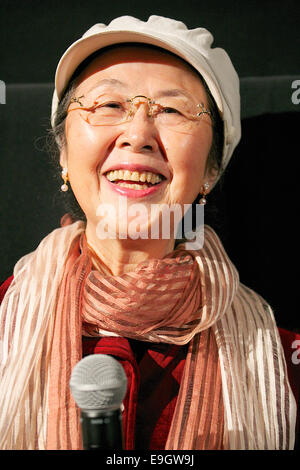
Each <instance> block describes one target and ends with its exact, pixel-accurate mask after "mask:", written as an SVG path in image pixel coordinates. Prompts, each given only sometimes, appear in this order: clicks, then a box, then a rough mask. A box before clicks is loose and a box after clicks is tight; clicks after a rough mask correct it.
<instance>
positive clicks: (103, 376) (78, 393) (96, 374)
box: [70, 354, 127, 411]
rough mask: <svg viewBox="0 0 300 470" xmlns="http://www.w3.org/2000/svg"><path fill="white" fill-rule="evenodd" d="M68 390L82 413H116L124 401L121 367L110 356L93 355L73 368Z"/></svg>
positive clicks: (125, 379)
mask: <svg viewBox="0 0 300 470" xmlns="http://www.w3.org/2000/svg"><path fill="white" fill-rule="evenodd" d="M70 388H71V392H72V395H73V397H74V400H75V402H76V403H77V405H78V406H79V408H81V409H82V410H100V411H110V410H116V409H118V408H120V406H121V404H122V401H123V399H124V397H125V393H126V389H127V377H126V374H125V371H124V369H123V367H122V365H121V364H120V363H119V362H118V361H117V360H116V359H114V358H113V357H112V356H108V355H105V354H92V355H90V356H86V357H84V358H83V359H82V360H81V361H79V362H78V363H77V364H76V366H75V367H74V369H73V371H72V375H71V380H70Z"/></svg>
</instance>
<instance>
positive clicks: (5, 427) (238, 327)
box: [0, 222, 296, 450]
mask: <svg viewBox="0 0 300 470" xmlns="http://www.w3.org/2000/svg"><path fill="white" fill-rule="evenodd" d="M204 240H205V241H204V246H203V248H202V249H201V250H199V251H194V252H189V251H187V250H186V249H185V244H182V245H180V246H178V247H177V248H176V250H175V251H174V252H173V253H171V254H168V255H167V256H166V257H164V258H163V259H159V260H157V259H156V260H149V261H146V262H142V263H140V264H139V265H138V266H137V268H136V269H135V270H134V271H132V272H129V273H126V274H123V275H121V276H109V275H107V274H103V273H101V272H99V271H96V270H95V269H94V268H93V264H92V258H91V254H90V252H89V249H88V246H87V241H86V237H85V225H84V223H82V222H76V223H74V224H71V225H69V226H66V227H63V228H60V229H57V230H54V231H53V232H52V233H51V234H49V235H48V236H47V237H46V238H45V239H44V240H43V241H42V242H41V244H40V245H39V246H38V248H37V249H36V250H35V251H34V252H33V253H30V254H29V255H26V256H25V257H23V258H21V260H20V261H19V262H18V263H17V264H16V266H15V270H14V280H13V282H12V284H11V285H10V287H9V289H8V291H7V293H6V295H5V297H4V299H3V302H2V304H1V307H0V346H1V351H0V357H1V389H0V391H1V392H0V410H1V415H0V448H1V449H81V448H82V443H81V436H80V421H79V410H78V408H77V406H76V404H75V402H74V400H73V398H72V396H71V393H70V389H69V380H70V375H71V372H72V369H73V367H74V366H75V364H76V363H77V362H78V361H79V360H80V359H81V357H82V335H83V334H84V335H91V336H104V335H109V336H112V335H117V336H123V337H128V338H133V339H138V340H142V341H152V342H164V343H173V344H179V345H180V344H187V343H188V344H189V348H188V354H187V358H186V363H185V368H184V372H183V377H182V381H181V385H180V390H179V395H178V399H177V403H176V408H175V412H174V416H173V419H172V423H171V427H170V432H169V436H168V440H167V443H166V449H170V450H171V449H173V450H175V449H178V450H179V449H185V450H188V449H292V448H293V445H294V430H295V419H296V405H295V400H294V397H293V395H292V392H291V389H290V386H289V383H288V379H287V371H286V365H285V360H284V354H283V350H282V346H281V341H280V337H279V334H278V330H277V327H276V324H275V321H274V316H273V313H272V311H271V308H270V306H269V305H268V304H267V303H266V302H265V301H264V299H262V298H261V297H260V296H259V295H257V294H256V293H255V292H253V291H252V290H251V289H248V288H247V287H245V286H244V285H243V284H241V283H240V282H239V277H238V273H237V271H236V269H235V267H234V266H233V264H232V263H231V262H230V260H229V259H228V257H227V255H226V253H225V251H224V248H223V247H222V244H221V242H220V240H219V238H218V237H217V235H216V234H215V232H214V231H213V230H212V229H211V228H210V227H208V226H205V237H204Z"/></svg>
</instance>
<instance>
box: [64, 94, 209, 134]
mask: <svg viewBox="0 0 300 470" xmlns="http://www.w3.org/2000/svg"><path fill="white" fill-rule="evenodd" d="M82 98H84V95H82V96H80V97H78V98H76V97H74V98H72V99H71V101H70V104H71V103H78V104H79V107H75V108H71V109H69V110H68V113H69V112H71V111H77V110H80V111H82V113H81V117H82V118H83V119H84V120H85V121H86V122H88V123H89V124H90V125H91V126H114V125H117V124H123V123H126V122H128V121H130V120H131V119H133V117H134V115H135V113H136V112H137V110H138V109H139V107H140V106H141V105H142V104H143V105H146V106H147V108H148V112H147V115H148V117H149V118H151V119H154V120H155V123H156V124H157V125H158V126H163V127H168V128H170V129H173V130H175V131H178V132H185V131H187V130H191V129H192V128H193V127H195V126H197V125H198V124H199V122H200V121H201V119H202V117H203V115H204V114H208V115H210V116H211V113H210V111H208V109H207V108H206V107H205V106H204V104H203V103H198V104H197V105H196V104H195V103H193V102H191V101H188V100H186V99H185V98H181V97H180V98H178V97H165V98H163V99H162V100H160V101H161V102H160V103H157V102H156V101H154V100H152V99H151V98H148V97H147V96H144V95H137V96H134V97H133V98H129V99H125V98H122V97H120V96H113V95H110V94H109V95H108V94H103V95H101V96H99V97H97V99H96V100H95V101H94V102H93V104H92V105H91V106H87V107H86V106H84V104H83V103H82V102H81V99H82Z"/></svg>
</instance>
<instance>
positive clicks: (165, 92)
mask: <svg viewBox="0 0 300 470" xmlns="http://www.w3.org/2000/svg"><path fill="white" fill-rule="evenodd" d="M164 96H175V97H176V96H179V97H180V96H184V97H185V98H188V99H192V98H193V96H192V95H191V93H189V92H188V91H186V90H183V89H181V88H173V89H170V90H160V91H158V92H157V93H156V94H155V98H162V97H164Z"/></svg>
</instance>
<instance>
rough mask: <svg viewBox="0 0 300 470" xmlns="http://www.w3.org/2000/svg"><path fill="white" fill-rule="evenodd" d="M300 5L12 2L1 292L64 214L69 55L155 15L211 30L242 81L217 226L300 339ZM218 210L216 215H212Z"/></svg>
mask: <svg viewBox="0 0 300 470" xmlns="http://www.w3.org/2000/svg"><path fill="white" fill-rule="evenodd" d="M298 4H299V2H296V1H292V0H286V1H284V2H282V1H277V0H273V1H243V2H242V1H233V0H231V1H230V0H227V1H226V2H225V1H223V2H219V1H218V2H217V1H216V0H210V1H209V2H207V0H205V1H202V0H200V1H199V0H198V1H185V2H182V0H180V1H172V2H162V1H157V0H152V1H151V2H148V3H147V4H146V3H142V2H141V1H131V2H130V1H126V0H122V1H119V0H116V1H113V2H105V1H101V2H100V1H76V0H72V1H63V0H60V1H57V0H53V1H51V0H44V1H37V0H36V1H34V0H28V1H25V0H24V1H21V0H19V1H16V0H0V54H1V56H0V80H3V81H4V82H5V83H6V104H5V105H0V152H1V154H0V190H1V193H0V197H1V199H0V242H1V243H0V260H1V263H0V281H1V280H4V279H5V278H6V277H8V276H9V275H10V274H11V273H12V271H13V266H14V264H15V262H16V261H17V260H18V259H19V258H20V257H21V256H23V255H24V254H26V253H28V252H29V251H31V250H33V249H35V247H36V246H37V244H38V243H39V242H40V240H41V239H42V238H43V237H44V236H45V235H46V234H47V233H49V231H51V230H53V229H54V228H56V227H58V226H59V220H60V217H61V216H62V215H63V213H64V208H63V204H62V196H61V193H60V191H59V186H60V184H61V183H60V181H59V180H57V178H56V174H55V172H54V170H53V169H52V167H51V165H50V163H49V155H48V152H47V149H46V145H45V136H46V134H47V128H49V125H50V124H49V114H50V105H51V94H52V91H53V87H52V82H53V78H54V73H55V68H56V64H57V61H58V60H59V58H60V56H61V55H62V53H63V52H64V50H65V49H66V48H67V47H68V46H69V45H70V44H71V43H72V42H73V41H74V40H75V39H77V38H78V37H79V35H81V34H82V33H83V32H84V31H85V30H86V29H88V28H89V27H90V26H92V25H93V24H94V23H96V22H103V23H108V22H109V21H110V20H111V19H113V18H114V17H116V16H120V15H124V14H129V15H133V16H137V17H139V18H140V19H142V20H146V19H147V18H148V16H149V15H151V14H158V15H163V16H169V17H173V18H174V19H179V20H182V21H184V22H185V23H186V24H187V26H188V27H189V28H192V27H198V26H204V27H207V28H208V29H209V30H210V31H211V32H212V33H213V35H214V37H215V42H214V45H215V46H220V47H224V48H225V49H226V50H227V52H228V53H229V55H230V57H231V59H232V61H233V63H234V65H235V67H236V69H237V71H238V73H239V75H240V77H241V98H242V118H243V121H242V129H243V137H242V140H241V143H240V144H239V146H238V148H237V149H236V151H235V153H234V156H233V158H232V160H231V163H230V164H229V168H228V171H227V172H226V174H225V177H224V181H223V183H222V185H220V186H218V187H217V188H216V189H215V190H214V191H213V194H212V195H211V197H210V198H209V202H208V206H209V205H210V207H211V208H213V207H217V208H218V211H217V212H215V211H214V210H212V209H210V210H209V209H208V211H207V220H206V222H209V223H210V224H211V225H212V226H213V227H214V228H215V229H216V230H217V232H218V233H219V235H220V236H221V238H222V241H223V243H224V245H225V248H226V249H227V251H228V253H229V255H230V257H231V258H232V260H233V262H234V263H235V265H236V266H237V268H238V270H239V272H240V277H241V281H242V282H243V283H244V284H246V285H248V286H249V287H251V288H253V289H255V290H256V291H257V292H258V293H259V294H261V295H262V296H263V297H265V298H266V300H267V301H268V302H269V303H270V304H271V305H272V307H273V309H274V313H275V316H276V319H277V322H278V324H279V325H280V326H283V327H286V328H289V329H293V330H297V329H298V330H299V327H300V322H299V320H298V317H299V314H298V310H299V308H298V290H297V287H298V285H297V283H298V271H297V264H296V263H297V255H298V224H297V217H298V213H299V212H298V204H297V202H298V182H297V177H298V172H297V163H298V158H299V122H300V119H299V116H300V114H299V110H300V105H297V104H294V103H293V102H292V100H291V96H292V92H293V90H292V83H293V81H294V80H297V79H298V80H300V70H299V51H300V43H299V42H300V41H299V19H300V18H299V6H298ZM208 206H207V207H208Z"/></svg>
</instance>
